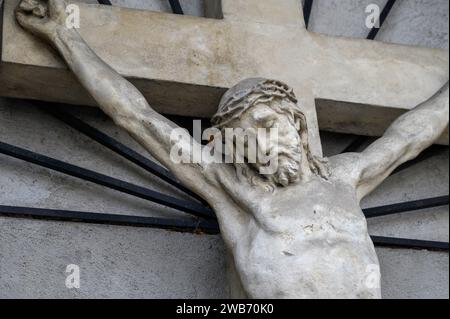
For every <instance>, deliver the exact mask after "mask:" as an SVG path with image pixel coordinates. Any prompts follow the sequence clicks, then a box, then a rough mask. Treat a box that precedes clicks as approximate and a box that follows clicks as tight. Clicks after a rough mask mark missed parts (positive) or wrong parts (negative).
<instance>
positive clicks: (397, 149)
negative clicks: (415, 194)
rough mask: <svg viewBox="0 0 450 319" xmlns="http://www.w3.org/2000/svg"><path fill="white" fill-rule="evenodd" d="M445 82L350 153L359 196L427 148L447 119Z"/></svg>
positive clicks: (446, 123) (441, 129) (443, 129)
mask: <svg viewBox="0 0 450 319" xmlns="http://www.w3.org/2000/svg"><path fill="white" fill-rule="evenodd" d="M448 99H449V85H448V83H447V84H446V85H445V86H444V87H443V88H442V89H441V90H439V91H438V92H437V93H436V94H435V95H434V96H433V97H431V98H430V99H429V100H428V101H426V102H424V103H422V104H420V105H419V106H417V107H416V108H414V109H413V110H411V111H409V112H408V113H406V114H404V115H403V116H401V117H400V118H398V119H397V120H396V121H395V122H394V123H393V124H392V125H391V126H390V127H389V128H388V130H387V131H386V133H385V134H384V135H383V136H382V137H381V138H379V139H378V140H377V141H375V142H374V143H373V144H372V145H370V146H369V147H368V148H367V149H366V150H365V151H364V152H362V153H361V154H355V155H354V157H352V156H350V157H349V159H350V160H353V161H354V162H353V163H352V165H353V166H354V169H353V172H354V174H355V176H354V177H355V179H354V180H355V184H356V189H357V194H358V197H359V199H362V198H363V197H364V196H366V195H367V194H369V193H370V192H371V191H373V190H374V189H375V188H376V187H377V186H378V185H379V184H381V183H382V182H383V180H384V179H386V178H387V177H388V176H389V175H390V174H391V173H392V172H393V171H394V170H395V169H396V168H397V167H398V166H399V165H401V164H403V163H405V162H407V161H409V160H412V159H414V158H415V157H417V156H418V155H419V154H420V153H421V152H422V151H423V150H425V149H426V148H428V147H430V146H431V145H432V144H433V143H434V142H435V141H436V140H437V139H438V138H439V137H440V136H441V135H442V134H443V132H444V131H445V129H446V128H447V126H448V122H449V100H448Z"/></svg>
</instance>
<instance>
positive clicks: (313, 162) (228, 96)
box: [212, 78, 324, 187]
mask: <svg viewBox="0 0 450 319" xmlns="http://www.w3.org/2000/svg"><path fill="white" fill-rule="evenodd" d="M212 122H213V124H214V125H215V127H216V128H218V129H220V130H222V131H224V130H225V129H227V128H233V129H235V128H241V129H244V130H246V132H247V133H246V134H251V133H248V132H251V131H253V132H255V136H254V140H256V148H257V152H259V153H260V154H265V155H270V156H271V157H273V156H276V158H277V164H278V165H277V169H276V171H274V172H272V173H270V174H261V169H262V168H264V167H265V166H267V162H262V161H260V157H256V161H255V162H250V161H249V162H248V163H246V164H247V165H245V166H246V167H247V169H244V170H243V173H244V175H246V177H247V178H248V179H249V180H250V181H251V182H252V184H258V182H259V181H261V180H265V181H266V182H269V184H271V186H273V187H274V186H275V185H281V186H288V185H289V184H291V183H295V182H297V181H298V180H300V179H301V178H302V175H303V174H304V173H305V172H304V171H305V167H306V168H307V169H308V170H310V171H312V172H313V173H316V174H322V171H324V170H323V167H322V166H321V163H320V160H318V159H316V158H314V156H313V155H312V154H311V152H310V149H309V144H308V127H307V122H306V117H305V115H304V114H303V112H302V111H301V109H300V108H299V106H298V105H297V99H296V97H295V94H294V92H293V90H292V88H290V87H289V86H288V85H287V84H285V83H282V82H280V81H275V80H268V79H263V78H251V79H246V80H244V81H241V82H240V83H238V84H237V85H235V86H234V87H233V88H231V89H230V90H228V91H227V92H226V93H225V94H224V96H223V97H222V100H221V102H220V105H219V109H218V111H217V113H216V114H215V115H214V117H213V118H212ZM251 129H253V130H251ZM258 129H266V130H270V129H275V130H272V131H275V132H276V135H277V136H276V138H274V137H273V136H272V134H266V135H262V136H261V134H257V132H258V131H260V130H258ZM222 136H226V134H222ZM248 151H249V150H248V149H247V146H246V148H244V152H245V153H244V154H237V155H242V157H246V156H247V155H246V154H248ZM234 152H238V149H236V150H234ZM236 164H237V163H235V165H236ZM305 165H306V166H305ZM236 166H237V167H236V168H237V169H238V170H242V169H243V165H236Z"/></svg>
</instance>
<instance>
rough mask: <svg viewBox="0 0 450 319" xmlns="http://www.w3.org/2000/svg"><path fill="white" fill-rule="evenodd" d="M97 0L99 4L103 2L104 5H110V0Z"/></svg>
mask: <svg viewBox="0 0 450 319" xmlns="http://www.w3.org/2000/svg"><path fill="white" fill-rule="evenodd" d="M97 1H98V3H100V4H105V5H108V6H110V5H111V1H109V0H97Z"/></svg>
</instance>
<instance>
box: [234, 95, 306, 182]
mask: <svg viewBox="0 0 450 319" xmlns="http://www.w3.org/2000/svg"><path fill="white" fill-rule="evenodd" d="M283 102H286V103H290V102H288V101H283ZM291 117H292V116H290V115H289V114H287V113H286V112H282V111H281V110H280V111H278V112H277V111H276V110H275V109H274V108H272V107H271V106H269V105H267V104H264V103H260V104H256V105H254V106H253V107H251V108H249V109H248V110H246V111H245V112H244V113H243V114H242V115H241V116H240V117H239V119H236V120H234V121H233V122H231V123H230V125H229V127H231V128H242V129H244V130H246V132H249V133H248V134H247V136H248V138H249V139H252V140H253V141H256V145H254V144H255V143H244V148H243V149H242V150H239V148H237V149H236V150H235V152H240V151H244V152H245V153H244V154H239V155H240V156H242V157H241V158H246V159H248V154H249V151H252V150H251V148H252V147H256V151H257V154H261V155H263V156H256V161H251V162H249V163H248V164H249V165H251V166H253V167H254V168H255V169H256V170H258V171H259V172H260V173H261V172H262V171H264V168H267V166H268V165H269V162H268V159H269V158H270V161H275V168H276V169H275V171H274V172H271V173H269V174H263V175H264V176H265V177H266V178H267V179H269V180H272V181H273V182H275V183H276V184H280V185H282V186H288V185H289V184H290V183H295V182H297V181H298V180H299V179H300V176H301V162H302V143H301V140H300V135H299V133H298V129H297V127H296V124H295V121H294V119H293V118H291ZM260 129H263V130H260ZM264 130H265V131H266V134H261V131H264ZM252 135H253V136H252ZM271 163H272V164H273V162H271ZM271 166H272V165H271Z"/></svg>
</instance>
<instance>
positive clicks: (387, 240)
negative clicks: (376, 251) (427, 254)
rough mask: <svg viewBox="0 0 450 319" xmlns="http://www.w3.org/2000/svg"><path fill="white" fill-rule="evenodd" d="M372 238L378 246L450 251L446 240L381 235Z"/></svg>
mask: <svg viewBox="0 0 450 319" xmlns="http://www.w3.org/2000/svg"><path fill="white" fill-rule="evenodd" d="M371 238H372V241H373V243H374V245H375V246H378V247H390V248H406V249H427V250H434V251H446V252H448V251H449V243H444V242H438V241H429V240H417V239H405V238H393V237H380V236H371Z"/></svg>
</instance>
